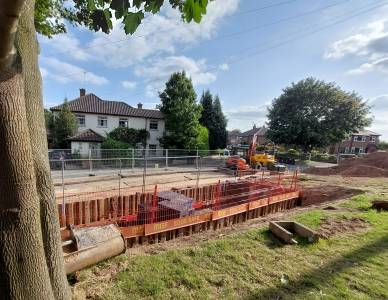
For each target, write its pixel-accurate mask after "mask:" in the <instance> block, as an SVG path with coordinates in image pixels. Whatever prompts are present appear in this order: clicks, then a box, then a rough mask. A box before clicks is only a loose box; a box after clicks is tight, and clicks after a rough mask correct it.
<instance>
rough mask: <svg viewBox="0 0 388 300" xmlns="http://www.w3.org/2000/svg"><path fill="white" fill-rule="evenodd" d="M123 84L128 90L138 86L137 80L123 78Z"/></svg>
mask: <svg viewBox="0 0 388 300" xmlns="http://www.w3.org/2000/svg"><path fill="white" fill-rule="evenodd" d="M121 85H122V86H123V87H124V88H126V89H128V90H133V89H134V88H136V86H137V82H136V81H129V80H123V81H121Z"/></svg>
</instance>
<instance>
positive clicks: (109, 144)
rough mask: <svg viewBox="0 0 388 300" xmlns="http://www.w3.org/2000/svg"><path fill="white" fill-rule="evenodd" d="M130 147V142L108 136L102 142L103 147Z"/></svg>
mask: <svg viewBox="0 0 388 300" xmlns="http://www.w3.org/2000/svg"><path fill="white" fill-rule="evenodd" d="M128 148H129V144H127V143H125V142H122V141H117V140H115V139H112V138H110V137H108V138H106V139H105V140H104V141H103V142H102V144H101V149H128Z"/></svg>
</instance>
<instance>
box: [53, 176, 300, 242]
mask: <svg viewBox="0 0 388 300" xmlns="http://www.w3.org/2000/svg"><path fill="white" fill-rule="evenodd" d="M269 187H270V189H269ZM291 187H292V188H284V187H283V186H281V185H278V184H276V183H275V184H274V183H271V182H270V181H269V182H256V181H255V182H252V181H239V182H234V183H231V182H224V183H218V184H213V185H208V186H202V187H189V188H185V189H179V190H178V189H173V191H175V192H176V193H179V194H182V195H184V196H186V197H187V198H190V199H191V200H192V201H193V203H200V208H198V209H196V210H194V212H191V213H190V214H188V215H183V216H180V217H173V218H170V219H169V218H164V219H163V218H158V217H155V216H156V214H155V213H153V211H155V210H158V209H160V208H158V207H157V206H155V203H156V202H157V201H155V197H156V193H157V189H156V188H155V191H154V192H153V193H144V194H141V193H136V194H134V195H122V196H117V197H110V198H104V199H95V200H87V201H80V202H71V203H67V204H66V207H65V215H64V216H62V214H61V212H62V206H61V204H59V205H58V212H59V216H60V222H61V226H62V227H65V226H67V225H70V224H72V225H75V226H99V225H103V224H110V223H116V224H118V225H119V226H120V230H121V232H122V235H123V236H124V238H125V239H126V241H127V246H128V247H132V246H134V245H137V244H143V243H156V242H163V241H166V240H171V239H174V238H176V237H179V236H184V235H191V234H193V233H197V232H201V231H205V230H209V229H214V230H216V229H219V228H222V227H225V226H230V225H231V224H236V223H241V222H245V221H247V220H249V219H253V218H258V217H260V216H265V215H267V214H271V213H275V212H278V211H282V210H286V209H290V208H293V207H295V206H296V205H297V199H298V198H299V191H298V189H297V187H296V185H295V186H293V185H291ZM153 205H154V206H153ZM142 208H143V209H144V208H146V209H150V210H149V211H150V213H148V214H149V216H151V215H152V218H151V217H149V218H148V217H144V215H143V217H139V216H141V215H142V212H141V209H142ZM146 216H147V215H146ZM132 217H133V220H135V221H132V219H131V218H132ZM147 218H148V219H147ZM123 219H125V220H126V221H125V222H123V221H122V220H123Z"/></svg>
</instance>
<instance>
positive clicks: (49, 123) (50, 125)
mask: <svg viewBox="0 0 388 300" xmlns="http://www.w3.org/2000/svg"><path fill="white" fill-rule="evenodd" d="M44 122H45V125H46V129H47V130H53V129H54V115H53V113H52V112H51V110H49V109H44Z"/></svg>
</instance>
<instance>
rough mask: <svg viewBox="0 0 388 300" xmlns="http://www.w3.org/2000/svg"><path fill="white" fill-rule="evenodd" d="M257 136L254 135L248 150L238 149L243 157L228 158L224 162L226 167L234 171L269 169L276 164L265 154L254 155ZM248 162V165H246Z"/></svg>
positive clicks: (271, 156) (270, 156)
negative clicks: (244, 153) (241, 151)
mask: <svg viewBox="0 0 388 300" xmlns="http://www.w3.org/2000/svg"><path fill="white" fill-rule="evenodd" d="M256 145H257V134H254V135H253V137H252V141H251V143H250V145H249V148H248V149H247V148H240V150H243V151H244V152H246V155H243V156H244V157H240V156H239V155H234V156H230V157H229V158H228V159H227V160H226V167H227V168H231V169H236V170H248V169H250V168H255V169H258V168H261V167H269V166H271V165H274V164H275V163H276V161H275V157H274V156H273V155H269V154H267V153H256ZM247 162H248V163H247Z"/></svg>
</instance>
